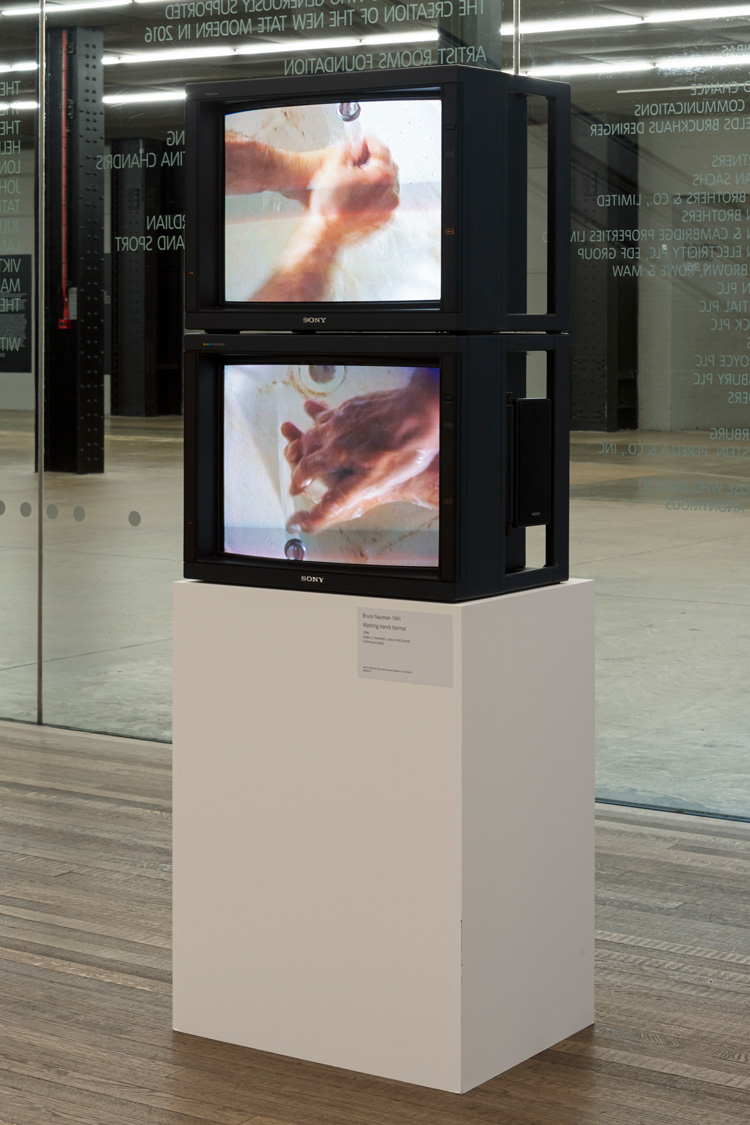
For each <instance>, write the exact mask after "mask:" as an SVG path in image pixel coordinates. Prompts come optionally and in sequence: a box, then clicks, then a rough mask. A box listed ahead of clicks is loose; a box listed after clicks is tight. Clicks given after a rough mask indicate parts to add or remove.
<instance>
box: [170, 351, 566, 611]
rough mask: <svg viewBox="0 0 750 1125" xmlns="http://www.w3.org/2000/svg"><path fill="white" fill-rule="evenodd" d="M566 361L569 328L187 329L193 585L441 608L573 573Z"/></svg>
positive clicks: (188, 571) (188, 573)
mask: <svg viewBox="0 0 750 1125" xmlns="http://www.w3.org/2000/svg"><path fill="white" fill-rule="evenodd" d="M568 368H569V349H568V337H567V336H566V335H562V334H546V335H545V334H533V335H531V334H530V335H523V334H517V335H515V334H514V335H507V336H500V335H487V336H481V335H476V336H465V337H459V336H449V335H430V336H427V335H421V336H420V335H403V336H398V337H385V336H369V335H362V334H359V333H358V334H356V335H348V334H347V335H344V334H342V335H331V336H325V337H321V336H317V335H308V334H279V335H260V334H259V335H256V334H246V335H243V334H239V335H225V336H222V335H201V334H197V333H196V334H188V335H187V336H186V338H185V473H186V477H185V569H184V574H185V577H186V578H192V579H199V580H201V581H205V582H220V583H228V584H232V585H249V586H270V587H281V588H284V589H298V590H300V592H301V593H304V592H309V591H311V590H314V591H322V592H330V593H339V594H364V595H367V596H375V597H377V596H382V597H403V598H413V599H420V600H425V601H442V602H455V601H465V600H468V599H472V598H481V597H489V596H493V595H496V594H501V593H504V592H506V591H512V590H519V589H524V588H528V587H532V586H543V585H548V584H551V583H555V582H561V581H564V580H565V579H567V577H568V427H569V374H568ZM534 527H535V528H538V529H539V532H540V533H541V535H542V536H543V539H544V546H543V557H541V558H540V559H539V560H537V561H536V564H535V565H531V564H530V563H528V562H527V542H526V540H527V535H528V533H529V529H530V528H534Z"/></svg>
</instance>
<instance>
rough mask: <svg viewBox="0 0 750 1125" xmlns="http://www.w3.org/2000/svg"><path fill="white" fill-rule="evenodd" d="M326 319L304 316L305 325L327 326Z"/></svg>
mask: <svg viewBox="0 0 750 1125" xmlns="http://www.w3.org/2000/svg"><path fill="white" fill-rule="evenodd" d="M325 322H326V318H325V317H324V316H303V317H302V323H303V324H325Z"/></svg>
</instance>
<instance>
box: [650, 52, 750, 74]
mask: <svg viewBox="0 0 750 1125" xmlns="http://www.w3.org/2000/svg"><path fill="white" fill-rule="evenodd" d="M743 65H744V66H750V51H748V53H747V54H744V55H676V56H675V57H674V58H667V59H659V60H658V61H657V63H656V67H657V69H658V70H700V69H701V68H702V67H707V68H710V67H716V66H743Z"/></svg>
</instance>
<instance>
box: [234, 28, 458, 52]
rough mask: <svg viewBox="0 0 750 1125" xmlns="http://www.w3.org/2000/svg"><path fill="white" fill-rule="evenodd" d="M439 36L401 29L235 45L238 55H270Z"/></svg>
mask: <svg viewBox="0 0 750 1125" xmlns="http://www.w3.org/2000/svg"><path fill="white" fill-rule="evenodd" d="M438 38H439V32H437V31H435V30H432V29H431V30H429V31H403V32H393V33H389V34H387V35H359V36H356V37H354V36H346V37H344V36H339V37H338V38H337V39H294V40H287V42H286V43H249V44H248V45H247V46H245V47H237V48H236V53H237V54H238V55H270V54H275V53H276V52H278V51H326V50H336V49H337V48H340V47H368V46H373V47H376V46H378V45H384V44H387V43H394V44H395V43H434V42H436V41H437V40H438Z"/></svg>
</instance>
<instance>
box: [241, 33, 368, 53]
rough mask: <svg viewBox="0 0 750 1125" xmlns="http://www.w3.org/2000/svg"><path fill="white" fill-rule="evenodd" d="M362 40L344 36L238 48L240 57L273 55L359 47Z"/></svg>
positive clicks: (256, 44) (258, 44)
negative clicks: (282, 52) (285, 52)
mask: <svg viewBox="0 0 750 1125" xmlns="http://www.w3.org/2000/svg"><path fill="white" fill-rule="evenodd" d="M361 42H362V40H361V39H354V38H352V37H351V36H346V37H344V36H342V37H340V38H338V39H297V40H295V41H292V42H287V43H252V44H249V45H248V46H246V47H237V48H236V54H238V55H272V54H276V53H278V52H279V51H325V50H328V49H333V48H335V47H359V45H360V43H361Z"/></svg>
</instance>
